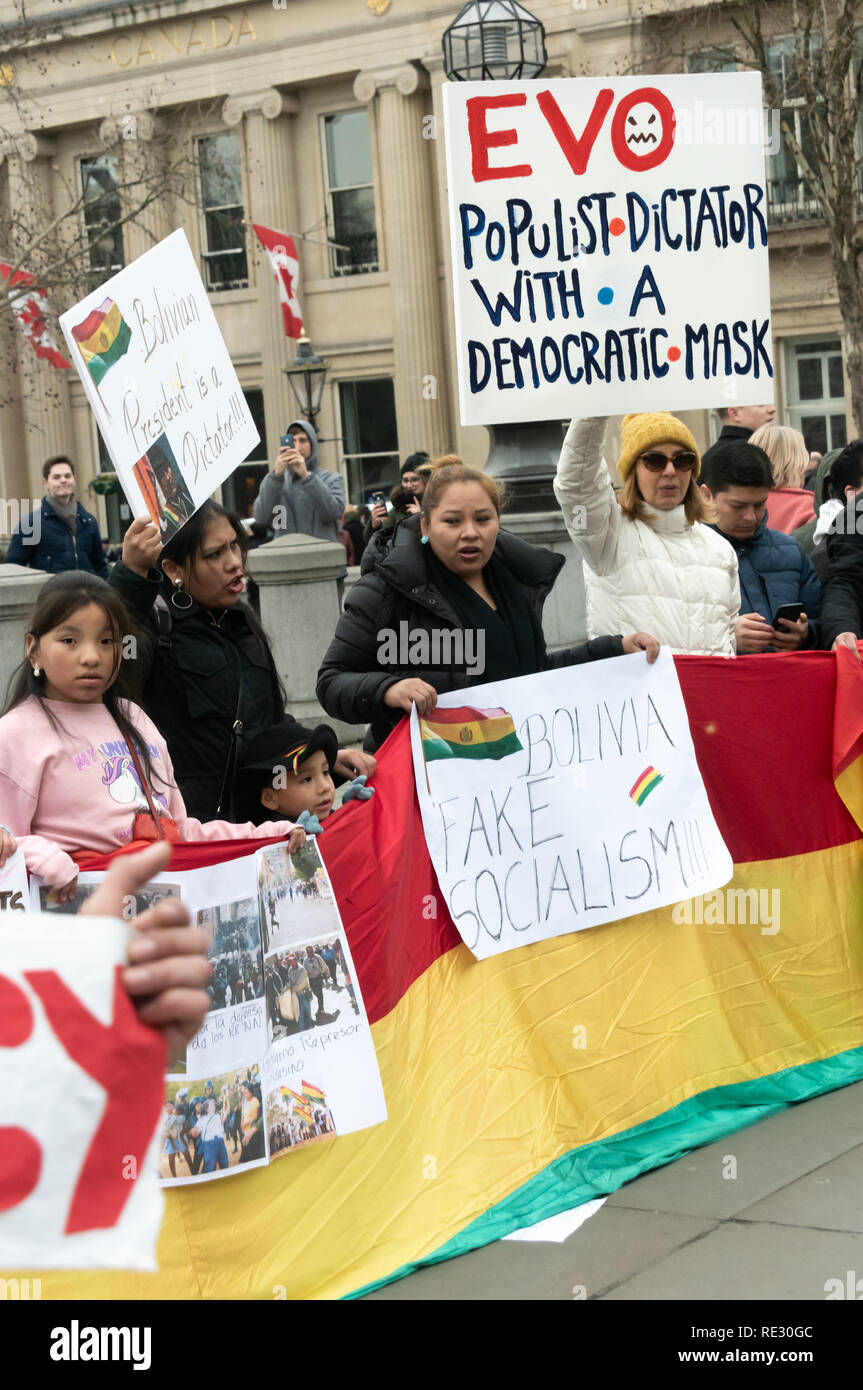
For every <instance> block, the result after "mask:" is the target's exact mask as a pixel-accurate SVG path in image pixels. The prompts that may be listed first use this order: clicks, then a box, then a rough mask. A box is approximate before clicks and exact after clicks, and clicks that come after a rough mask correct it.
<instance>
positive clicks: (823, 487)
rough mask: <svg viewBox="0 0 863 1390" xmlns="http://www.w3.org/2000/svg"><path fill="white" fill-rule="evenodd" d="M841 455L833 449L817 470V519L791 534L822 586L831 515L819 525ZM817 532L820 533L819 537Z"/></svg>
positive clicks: (814, 486) (824, 576) (815, 478)
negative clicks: (825, 532)
mask: <svg viewBox="0 0 863 1390" xmlns="http://www.w3.org/2000/svg"><path fill="white" fill-rule="evenodd" d="M841 453H842V450H841V449H831V450H830V452H829V454H825V455H824V457H823V458H822V460H821V462H820V463H819V465H818V467H817V468H816V470H815V477H814V479H813V486H812V493H813V503H814V506H815V517H814V518H813V520H812V521H807V522H805V523H804V525H803V526H798V527H797V528H796V530H794V531H792V532H791V535H792V536H793V537H794V539H795V541H798V542H799V544H800V545H801V546H802V547H803V549H804V550H805V552H806V554H807V555H808V556H809V558H810V559H811V561H812V563H813V565H814V566H815V573H816V574H817V575H818V578H819V579H820V580H821V583H822V584H823V583H824V580H825V579H826V578H827V547H826V545H825V544H824V531H825V528H826V522H827V520H828V519H829V515H830V513H829V512H828V513H827V515H826V517H825V524H824V525H819V521H820V520H821V515H822V508H823V506H824V504H825V502H827V501H829V499H828V497H827V480H828V478H829V476H830V469H831V468H832V467H833V461H834V459H838V457H839V455H840V454H841ZM833 510H834V511H835V508H833ZM816 531H817V532H818V534H817V535H816Z"/></svg>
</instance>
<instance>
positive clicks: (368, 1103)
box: [31, 839, 386, 1186]
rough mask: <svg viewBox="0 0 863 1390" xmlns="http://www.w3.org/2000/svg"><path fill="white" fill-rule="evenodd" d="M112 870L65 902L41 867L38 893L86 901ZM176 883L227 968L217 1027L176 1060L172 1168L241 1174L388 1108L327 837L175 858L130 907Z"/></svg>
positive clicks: (71, 907)
mask: <svg viewBox="0 0 863 1390" xmlns="http://www.w3.org/2000/svg"><path fill="white" fill-rule="evenodd" d="M101 879H102V875H101V874H97V873H82V874H81V875H80V876H79V879H78V887H77V890H76V898H75V900H74V901H72V902H70V903H68V904H66V905H65V906H63V907H61V908H57V907H55V905H54V902H53V897H52V894H51V893H50V891H49V890H48V889H46V887H45V886H44V884H42V883H41V882H40V881H39V880H38V879H35V878H34V880H33V882H32V885H31V888H32V894H33V905H34V906H39V907H42V908H45V909H47V910H49V911H50V910H56V911H58V912H60V913H71V912H75V911H77V910H78V908H79V906H80V903H81V901H83V900H84V899H85V898H86V897H87V896H89V894H90V893H92V892H93V889H94V887H95V885H96V884H97V883H98V882H100V881H101ZM166 896H169V897H179V898H182V900H183V902H184V903H186V905H187V906H188V908H189V911H190V913H191V915H192V920H193V921H194V922H195V923H196V925H197V926H198V927H200V928H201V929H202V930H204V931H205V932H206V933H207V935H208V937H209V941H210V946H209V950H208V956H209V958H210V960H211V961H212V964H213V975H212V979H211V982H210V986H209V990H210V996H211V1001H212V1002H211V1008H210V1012H209V1013H208V1015H207V1017H206V1019H205V1021H204V1026H203V1027H202V1028H201V1030H200V1032H199V1033H198V1034H197V1035H196V1036H195V1037H194V1038H193V1039H192V1040H191V1042H190V1043H189V1044H188V1047H187V1048H186V1051H185V1053H184V1055H183V1056H182V1057H175V1058H169V1060H168V1076H167V1079H166V1084H165V1094H164V1109H163V1115H162V1127H161V1132H160V1139H161V1142H160V1152H159V1160H158V1161H159V1174H160V1177H161V1179H162V1181H163V1182H165V1183H166V1184H168V1185H169V1186H182V1185H183V1184H188V1183H197V1182H201V1181H207V1180H209V1179H210V1178H211V1177H227V1176H230V1175H231V1174H233V1173H239V1172H243V1171H244V1170H245V1169H247V1168H255V1167H263V1166H266V1164H267V1163H270V1162H272V1161H273V1160H274V1159H276V1158H279V1157H282V1156H283V1155H284V1154H287V1153H290V1152H293V1151H295V1150H299V1149H301V1148H305V1147H307V1146H308V1145H310V1144H315V1143H318V1142H320V1141H321V1140H325V1139H331V1138H333V1137H335V1136H336V1135H338V1134H347V1133H350V1132H351V1131H352V1130H355V1129H365V1128H367V1127H368V1126H370V1125H375V1124H379V1123H380V1122H381V1121H383V1120H385V1119H386V1103H385V1101H384V1095H383V1090H382V1087H381V1080H380V1073H379V1071H378V1065H377V1059H376V1057H375V1050H374V1044H373V1043H372V1040H371V1034H370V1032H369V1022H368V1016H367V1014H366V1010H365V1006H364V1004H363V1000H362V996H361V994H360V990H359V986H358V985H357V983H356V979H355V975H354V969H353V963H352V961H351V954H350V949H349V947H348V943H347V938H346V936H345V932H344V928H343V926H342V922H341V917H340V915H339V909H338V904H337V903H336V900H335V896H334V894H333V890H332V885H331V883H330V880H329V876H328V874H327V871H326V868H325V867H324V864H323V860H322V859H321V855H320V853H319V851H318V848H317V845H316V843H315V841H314V840H313V839H310V840H309V841H308V842H307V844H306V845H305V846H304V847H303V849H301V850H299V851H298V852H297V853H296V854H289V853H288V851H287V848H286V846H285V845H284V844H275V845H271V846H269V847H268V848H266V849H261V850H259V851H258V852H257V853H256V854H252V855H246V856H244V857H243V858H240V859H233V860H230V861H229V862H228V863H224V864H211V865H208V866H207V867H206V868H202V869H191V870H187V871H185V872H176V871H174V870H170V869H169V870H168V871H167V872H166V873H164V874H160V875H159V876H158V877H157V878H156V879H154V880H153V882H152V883H149V884H146V885H145V886H144V887H143V888H142V889H141V890H140V891H139V892H138V894H137V895H136V897H135V900H134V902H130V903H129V907H128V911H129V915H130V916H134V915H136V914H137V913H139V912H143V911H145V910H146V909H147V908H148V907H151V906H152V905H153V904H154V903H155V902H157V901H159V900H160V899H161V898H163V897H166ZM309 948H311V952H310V950H309Z"/></svg>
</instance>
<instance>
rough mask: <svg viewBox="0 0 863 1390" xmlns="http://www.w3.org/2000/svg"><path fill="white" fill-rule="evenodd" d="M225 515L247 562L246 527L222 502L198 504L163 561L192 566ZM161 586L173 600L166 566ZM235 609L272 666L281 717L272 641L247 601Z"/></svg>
mask: <svg viewBox="0 0 863 1390" xmlns="http://www.w3.org/2000/svg"><path fill="white" fill-rule="evenodd" d="M222 516H223V517H225V518H226V519H227V520H228V521H229V522H230V523H231V525H232V526H233V528H234V535H235V536H236V537H237V540H238V541H239V542H240V549H241V551H242V555H243V563H244V564H245V560H246V556H247V555H248V553H249V537H248V536H247V535H246V529H245V527H244V526H243V523H242V521H241V519H240V517H239V514H238V513H237V512H232V511H229V510H228V508H227V507H223V506H222V505H221V503H219V502H213V501H208V502H205V503H204V504H203V506H202V507H199V508H198V510H197V511H196V512H194V513H193V514H192V516H190V517H189V520H188V521H187V522H186V523H185V524H184V525H183V526H182V527H181V528H180V530H179V531H178V532H177V533H176V535H174V536H172V537H171V539H170V540H169V541H168V543H167V545H166V546H165V547H164V549H163V550H162V554H161V556H160V559H161V560H173V562H174V564H175V565H181V566H183V567H185V566H186V565H189V566H193V565H194V563H195V561H196V560H197V558H198V556H199V554H200V552H201V550H202V549H203V546H204V532H205V531H206V529H207V527H208V526H209V525H210V523H211V522H213V521H217V520H218V518H219V517H222ZM162 587H163V589H164V591H165V594H164V597H165V600H166V602H167V603H170V601H171V593H172V589H171V581H170V580H169V578H168V576H167V574H165V572H164V569H163V571H162ZM235 607H236V608H238V609H239V610H240V612H242V613H243V615H244V617H245V619H246V622H247V623H248V625H249V627H250V628H251V630H252V633H253V634H254V636H255V637H256V638H257V639H258V641H259V642H260V643H261V646H262V647H263V649H264V653H265V655H266V658H267V663H268V665H269V668H270V682H271V685H272V691H273V703H274V705H275V711H276V718H277V719H281V717H282V715H283V714H284V712H285V701H286V699H287V697H286V695H285V688H284V686H283V685H282V682H281V681H280V679H279V674H278V672H277V670H276V664H275V662H274V661H273V654H272V652H271V651H270V642H269V638H268V637H267V634H266V633H265V632H264V629H263V628H262V627H261V624H260V623H259V622H258V619H257V617H256V616H255V614H254V612H253V611H252V609H251V608H250V607H249V605H248V604H247V603H238V604H236V605H235Z"/></svg>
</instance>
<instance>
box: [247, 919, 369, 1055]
mask: <svg viewBox="0 0 863 1390" xmlns="http://www.w3.org/2000/svg"><path fill="white" fill-rule="evenodd" d="M339 970H341V972H342V983H341V984H339V979H338V972H339ZM264 977H265V990H266V997H267V1017H268V1019H269V1024H270V1036H271V1038H272V1039H273V1041H278V1040H279V1039H280V1038H283V1037H288V1036H289V1035H290V1034H292V1033H304V1032H305V1031H306V1029H308V1028H312V1027H321V1026H322V1025H324V1024H328V1023H334V1022H335V1021H336V1019H337V1018H338V1017H339V1014H340V1013H341V1009H340V1008H332V1006H331V1008H330V1010H328V1009H326V1008H325V1007H324V987H325V986H326V987H327V988H329V989H330V990H332V991H333V992H334V993H338V992H341V991H342V990H346V991H347V994H348V997H349V999H350V1001H351V1005H352V1007H353V1010H354V1013H359V1009H358V1006H357V1001H356V996H355V994H354V989H353V984H352V982H351V978H350V975H349V973H348V971H347V968H346V966H345V961H344V957H343V955H342V948H341V943H340V942H339V941H338V940H335V941H326V942H323V943H321V944H318V945H308V946H305V947H302V948H298V949H297V950H296V951H277V952H274V953H273V955H271V956H268V957H267V959H266V961H265V963H264ZM313 1003H314V1004H315V1006H316V1008H315V1014H314V1017H313V1016H312V1004H313Z"/></svg>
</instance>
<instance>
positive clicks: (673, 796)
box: [411, 647, 732, 959]
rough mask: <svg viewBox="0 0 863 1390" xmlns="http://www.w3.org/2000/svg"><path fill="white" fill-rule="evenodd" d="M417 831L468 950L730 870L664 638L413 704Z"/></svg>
mask: <svg viewBox="0 0 863 1390" xmlns="http://www.w3.org/2000/svg"><path fill="white" fill-rule="evenodd" d="M411 745H412V751H413V760H414V772H415V776H416V785H417V794H418V797H419V803H420V810H421V812H422V818H423V828H424V830H425V836H426V843H427V844H428V848H429V853H430V855H431V859H432V863H433V864H434V867H435V872H436V874H437V877H438V881H439V883H440V886H441V888H442V890H443V893H444V896H445V898H446V903H447V906H448V908H449V911H450V914H451V916H452V918H453V921H454V922H455V924H456V926H457V927H458V930H459V932H460V933H461V935H462V938H463V940H464V942H465V944H466V945H467V946H468V947H469V948H470V950H471V951H473V953H474V955H475V956H477V957H478V958H479V959H484V958H485V957H487V956H491V955H498V954H500V953H502V952H504V951H511V950H513V949H514V948H516V947H518V946H522V945H524V944H526V943H528V942H533V941H542V940H545V939H546V938H548V937H552V936H562V935H564V934H565V933H567V932H573V931H583V930H584V929H585V928H587V927H595V926H599V925H600V924H601V923H603V922H614V921H618V920H620V919H622V918H625V917H630V916H632V915H633V914H634V913H638V912H649V911H651V910H652V909H654V908H657V907H662V906H664V905H665V904H667V903H676V902H678V901H680V900H681V899H683V898H690V897H692V896H695V895H698V894H700V893H703V892H709V891H712V890H713V889H715V888H719V887H721V885H722V884H724V883H727V882H728V880H729V878H730V877H731V874H732V863H731V857H730V855H729V853H728V850H727V849H726V847H725V844H724V842H723V840H722V837H721V835H720V833H719V829H718V827H717V825H716V822H715V820H714V818H713V812H712V811H711V809H710V804H709V802H708V800H707V793H706V791H705V789H704V783H703V782H702V779H701V774H700V772H699V770H698V764H697V762H696V760H695V750H694V748H693V744H692V737H691V734H690V732H689V722H688V719H687V715H686V706H685V704H684V702H683V696H682V694H681V691H680V684H679V682H678V679H677V674H676V672H675V669H674V662H673V659H672V657H671V654H670V651H669V649H668V648H667V647H663V648H662V650H661V652H660V655H659V658H658V659H657V661H656V663H655V665H654V666H648V665H647V661H646V659H645V657H644V656H643V655H641V654H638V655H634V656H624V657H617V658H615V659H614V660H611V661H597V662H592V663H590V664H588V665H585V666H576V667H568V668H567V667H564V668H563V669H561V670H555V671H546V672H544V673H543V674H542V675H538V676H523V677H520V678H518V679H516V680H509V681H500V682H496V683H494V684H490V685H485V686H476V687H472V688H471V689H470V690H468V691H464V690H462V691H458V692H456V693H453V694H450V695H445V696H443V697H442V698H441V700H440V702H439V703H438V705H437V706H436V708H435V709H434V710H432V712H431V713H430V714H429V715H426V716H424V717H423V718H418V716H417V713H416V709H414V710H413V712H412V715H411Z"/></svg>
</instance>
